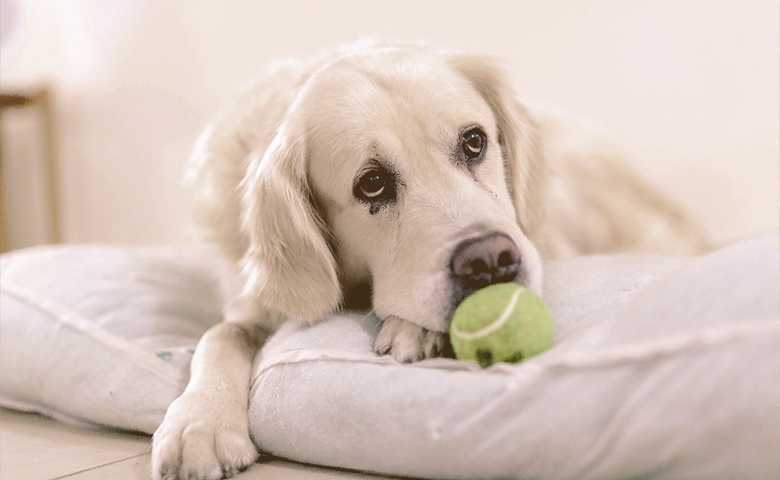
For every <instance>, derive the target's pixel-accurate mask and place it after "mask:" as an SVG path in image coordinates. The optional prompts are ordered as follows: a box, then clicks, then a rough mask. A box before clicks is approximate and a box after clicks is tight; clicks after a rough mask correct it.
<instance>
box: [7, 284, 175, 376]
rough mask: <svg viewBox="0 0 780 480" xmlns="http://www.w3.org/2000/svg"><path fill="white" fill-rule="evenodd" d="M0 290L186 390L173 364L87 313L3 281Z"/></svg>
mask: <svg viewBox="0 0 780 480" xmlns="http://www.w3.org/2000/svg"><path fill="white" fill-rule="evenodd" d="M0 290H1V291H2V292H3V293H7V294H9V295H11V296H13V297H15V298H16V299H17V300H19V301H21V302H24V303H25V304H27V305H28V306H29V307H31V308H34V309H36V310H39V311H42V312H44V313H46V314H48V315H49V316H51V317H53V318H55V319H57V320H58V321H59V322H60V323H62V324H65V325H67V326H69V327H71V328H73V329H75V330H78V331H80V332H82V333H84V334H85V335H86V336H88V337H90V338H91V339H93V340H95V341H97V342H99V343H101V344H103V345H106V346H107V347H109V348H110V349H112V350H113V351H115V352H117V353H118V354H119V355H121V356H122V357H124V358H125V359H127V360H129V361H130V362H131V363H133V364H135V365H136V366H138V367H141V368H143V369H145V370H147V371H149V372H150V373H152V374H154V375H156V376H157V377H159V378H161V379H162V380H164V381H166V382H168V383H170V384H171V385H173V386H175V387H178V388H180V389H184V387H185V386H186V385H187V376H186V375H185V374H184V373H182V372H181V371H180V370H178V369H176V367H173V366H172V365H169V364H167V363H165V362H163V361H160V359H159V358H157V357H156V356H155V355H153V354H151V353H149V352H147V351H145V350H143V349H141V348H139V347H137V346H135V345H133V344H132V343H130V342H128V341H127V340H125V339H124V338H122V337H119V336H117V335H114V334H113V333H111V332H109V331H107V330H105V329H103V328H101V327H99V326H98V325H96V324H95V323H93V322H92V321H90V320H89V319H88V318H86V317H85V316H83V315H81V314H80V313H78V312H76V311H75V310H73V309H71V308H70V307H68V306H67V305H63V304H61V303H58V302H55V301H52V300H50V299H48V298H45V297H43V296H42V295H40V294H39V293H37V292H35V291H33V290H30V289H28V288H25V287H22V286H20V285H16V284H14V283H12V282H9V281H8V280H3V284H2V287H0Z"/></svg>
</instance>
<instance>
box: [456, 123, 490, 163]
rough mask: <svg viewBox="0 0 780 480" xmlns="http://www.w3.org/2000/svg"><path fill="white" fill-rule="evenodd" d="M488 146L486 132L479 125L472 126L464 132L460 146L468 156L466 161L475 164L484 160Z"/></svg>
mask: <svg viewBox="0 0 780 480" xmlns="http://www.w3.org/2000/svg"><path fill="white" fill-rule="evenodd" d="M486 146H487V137H486V136H485V132H483V131H482V129H481V128H479V127H472V128H469V129H468V130H466V131H465V132H463V134H462V135H461V137H460V148H461V150H462V151H463V155H464V156H465V157H466V162H467V163H469V164H474V163H476V162H479V161H480V160H482V157H483V155H484V154H485V147H486Z"/></svg>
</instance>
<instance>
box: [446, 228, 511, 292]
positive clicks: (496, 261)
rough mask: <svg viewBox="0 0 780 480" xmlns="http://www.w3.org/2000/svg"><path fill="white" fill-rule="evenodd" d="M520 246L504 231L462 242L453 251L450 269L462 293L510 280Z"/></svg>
mask: <svg viewBox="0 0 780 480" xmlns="http://www.w3.org/2000/svg"><path fill="white" fill-rule="evenodd" d="M520 264H521V257H520V249H519V248H517V245H515V242H514V241H512V239H511V238H509V237H508V236H506V235H505V234H503V233H491V234H488V235H485V236H482V237H479V238H475V239H469V240H466V241H464V242H461V243H460V244H459V245H458V246H457V247H456V248H455V251H454V252H453V254H452V260H451V262H450V270H451V271H452V275H453V278H454V280H455V282H456V283H457V284H458V285H457V286H458V287H459V290H460V291H461V292H463V293H464V295H465V294H468V293H471V292H473V291H475V290H479V289H480V288H483V287H486V286H488V285H492V284H494V283H502V282H511V281H512V280H514V279H515V278H516V277H517V275H518V273H519V272H520Z"/></svg>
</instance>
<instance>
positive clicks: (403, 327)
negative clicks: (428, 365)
mask: <svg viewBox="0 0 780 480" xmlns="http://www.w3.org/2000/svg"><path fill="white" fill-rule="evenodd" d="M446 335H447V334H446V333H441V332H434V331H432V330H427V329H425V328H422V327H419V326H417V325H415V324H413V323H411V322H407V321H405V320H400V319H398V318H393V317H390V318H386V319H385V320H384V321H383V322H382V328H381V329H380V330H379V335H377V337H376V341H374V351H376V353H377V354H379V355H386V354H390V355H392V356H393V358H395V359H396V360H398V361H399V362H402V363H411V362H417V361H419V360H424V359H426V358H432V357H438V356H440V355H441V354H442V353H443V352H444V350H445V348H446V346H447V338H446Z"/></svg>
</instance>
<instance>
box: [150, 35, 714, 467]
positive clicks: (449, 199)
mask: <svg viewBox="0 0 780 480" xmlns="http://www.w3.org/2000/svg"><path fill="white" fill-rule="evenodd" d="M191 173H192V179H193V180H194V185H195V186H196V191H197V193H198V201H197V205H196V213H198V215H199V221H200V223H201V224H202V225H203V226H204V227H205V228H204V229H203V230H204V233H205V234H206V237H207V239H208V240H209V241H211V242H214V243H215V244H216V245H218V246H219V248H220V251H221V254H222V256H223V257H224V258H225V260H226V263H227V264H228V265H229V274H228V275H227V282H228V292H229V293H228V301H227V304H226V306H225V309H224V321H223V322H221V323H219V324H217V325H216V326H214V327H212V328H211V329H209V330H208V331H207V332H206V333H205V335H204V336H203V338H202V339H201V341H200V343H199V344H198V346H197V349H196V351H195V354H194V356H193V359H192V365H191V378H190V381H189V384H188V385H187V387H186V389H185V391H184V393H183V394H182V395H181V397H179V398H178V399H177V400H175V401H174V402H173V403H172V404H171V406H170V408H169V409H168V411H167V413H166V415H165V419H164V421H163V423H162V425H161V426H160V427H159V429H158V430H157V432H156V433H155V434H154V439H153V453H152V469H153V476H154V478H157V479H173V478H190V479H217V478H222V477H226V476H230V475H233V474H235V473H236V472H238V471H240V470H242V469H244V468H246V467H247V466H249V465H250V464H252V463H253V462H254V461H255V460H256V459H257V456H258V453H257V451H256V449H255V446H254V445H253V443H252V441H251V439H250V436H249V430H248V419H247V404H248V394H249V386H250V385H249V383H250V375H251V367H252V361H253V359H254V357H255V355H256V353H257V352H258V350H259V349H260V348H261V347H262V345H263V343H264V342H265V340H266V339H267V337H268V336H269V335H270V334H271V332H273V331H274V329H275V328H276V327H277V326H278V325H279V324H280V323H282V322H297V323H301V324H312V323H314V322H317V321H318V320H319V319H321V318H323V317H324V316H326V315H327V314H328V313H330V312H333V311H336V310H338V309H341V308H365V307H368V308H371V309H372V310H373V313H374V314H376V315H377V316H378V317H379V318H380V319H382V326H381V328H380V330H379V332H378V334H377V337H376V342H375V350H376V352H377V354H380V355H391V356H392V357H393V358H395V359H396V360H397V361H399V362H415V361H419V360H423V359H426V358H429V357H434V356H438V355H441V354H442V352H444V351H445V350H446V349H447V333H446V332H447V331H448V328H449V321H450V318H451V316H452V314H453V311H454V309H455V307H456V306H457V305H458V303H459V302H460V301H461V300H462V299H463V298H465V296H467V295H468V294H470V293H472V292H474V291H475V290H477V289H479V288H482V287H484V286H486V285H489V284H492V283H498V282H517V283H519V284H523V285H525V286H527V287H528V288H530V289H531V290H534V291H536V292H537V293H540V290H541V285H542V258H562V257H567V256H572V255H578V254H589V253H598V252H629V251H631V252H663V253H676V254H696V253H700V252H702V251H704V250H706V249H707V242H706V239H705V237H704V236H703V235H702V233H701V231H700V230H699V229H698V228H697V227H696V226H695V225H693V223H692V222H691V221H690V219H689V218H688V217H687V216H686V215H685V213H684V212H683V211H682V210H681V209H680V208H679V207H678V206H677V205H675V204H674V203H673V202H671V201H670V200H668V199H667V198H666V197H665V196H664V195H662V194H660V193H658V191H657V190H655V189H654V188H653V187H651V186H649V185H648V184H646V183H645V182H644V181H642V180H641V179H640V178H639V176H637V175H635V174H634V173H633V172H632V171H631V170H630V169H629V168H628V162H627V160H626V157H625V155H624V154H623V153H622V152H621V151H619V149H617V148H614V147H612V146H610V145H609V144H608V143H606V142H604V141H603V139H601V138H600V137H599V136H598V134H597V133H594V132H593V131H589V130H588V129H587V128H583V127H582V126H580V125H579V124H578V123H577V122H575V121H572V120H570V119H567V118H563V117H561V116H559V115H556V114H552V113H549V112H548V111H545V110H541V109H535V108H532V107H530V106H528V105H526V104H524V103H522V102H521V101H520V100H518V98H517V96H516V95H515V92H514V91H513V89H512V87H511V84H510V82H509V80H508V79H507V78H506V76H505V74H504V73H503V72H502V70H501V68H500V67H499V66H498V65H497V64H496V62H495V61H494V60H492V59H490V58H488V57H486V56H483V55H479V54H474V53H462V52H449V51H441V50H437V49H435V48H432V47H428V46H424V45H416V44H380V43H370V44H361V45H356V46H351V47H348V48H342V49H337V50H335V51H331V52H328V53H326V54H323V55H320V56H318V57H316V58H314V59H311V60H307V61H288V62H284V63H280V64H278V65H276V66H275V67H273V68H271V69H270V70H269V71H268V72H266V74H264V75H262V76H261V78H260V79H259V80H258V81H257V82H256V83H254V84H253V85H251V86H250V87H249V88H247V89H246V90H245V92H244V93H243V94H242V95H240V96H239V98H238V99H237V101H236V102H235V103H233V104H232V106H230V107H229V108H228V109H226V110H225V111H224V112H223V113H222V114H221V115H220V116H219V117H218V118H217V120H216V121H215V122H214V123H213V124H211V125H210V126H209V127H208V128H207V129H206V131H205V133H204V134H203V135H202V136H201V138H200V139H199V141H198V143H197V145H196V148H195V153H194V156H193V161H192V172H191Z"/></svg>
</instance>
